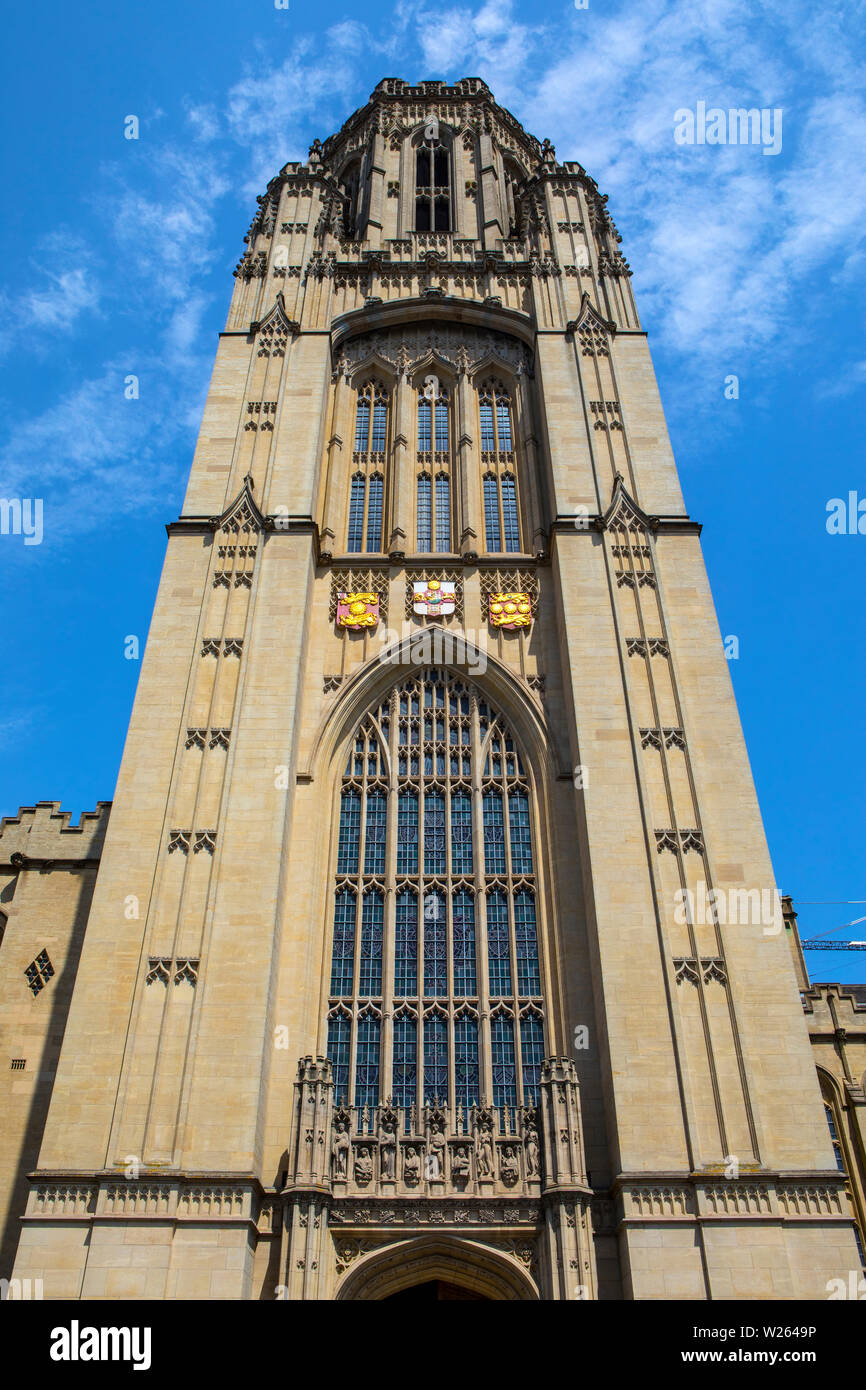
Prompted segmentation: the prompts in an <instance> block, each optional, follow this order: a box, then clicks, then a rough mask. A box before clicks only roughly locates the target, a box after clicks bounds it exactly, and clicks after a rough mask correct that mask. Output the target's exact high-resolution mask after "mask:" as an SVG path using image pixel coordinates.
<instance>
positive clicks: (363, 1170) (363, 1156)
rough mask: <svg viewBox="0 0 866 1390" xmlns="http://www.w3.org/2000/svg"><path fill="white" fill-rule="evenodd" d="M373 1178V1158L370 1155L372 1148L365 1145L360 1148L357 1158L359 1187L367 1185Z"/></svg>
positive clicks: (356, 1178) (356, 1179) (356, 1167)
mask: <svg viewBox="0 0 866 1390" xmlns="http://www.w3.org/2000/svg"><path fill="white" fill-rule="evenodd" d="M372 1180H373V1160H372V1158H371V1157H370V1150H369V1149H368V1148H367V1147H366V1145H365V1146H364V1148H361V1149H359V1150H358V1156H357V1158H356V1159H355V1182H356V1183H357V1184H358V1186H359V1187H366V1186H367V1183H368V1182H372Z"/></svg>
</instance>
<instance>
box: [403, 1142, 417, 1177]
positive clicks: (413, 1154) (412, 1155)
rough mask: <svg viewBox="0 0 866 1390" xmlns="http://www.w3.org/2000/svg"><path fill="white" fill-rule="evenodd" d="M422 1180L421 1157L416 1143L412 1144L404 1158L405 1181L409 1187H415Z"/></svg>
mask: <svg viewBox="0 0 866 1390" xmlns="http://www.w3.org/2000/svg"><path fill="white" fill-rule="evenodd" d="M420 1180H421V1157H420V1155H419V1153H418V1150H417V1148H416V1147H415V1145H414V1144H410V1145H409V1147H408V1148H407V1149H406V1154H405V1157H404V1159H403V1181H404V1182H405V1183H406V1184H407V1185H408V1186H409V1187H414V1186H415V1185H416V1183H418V1182H420Z"/></svg>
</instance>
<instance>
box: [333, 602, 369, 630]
mask: <svg viewBox="0 0 866 1390" xmlns="http://www.w3.org/2000/svg"><path fill="white" fill-rule="evenodd" d="M378 621H379V595H378V594H360V593H349V594H340V595H339V598H338V601H337V627H367V628H374V627H375V626H376V625H377V623H378Z"/></svg>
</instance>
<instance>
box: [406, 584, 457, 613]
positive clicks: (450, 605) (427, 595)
mask: <svg viewBox="0 0 866 1390" xmlns="http://www.w3.org/2000/svg"><path fill="white" fill-rule="evenodd" d="M412 590H413V592H414V595H415V598H414V601H413V603H412V609H413V612H415V613H422V614H424V615H425V616H426V617H428V618H435V617H444V616H445V615H446V614H448V613H453V612H454V607H455V604H456V602H457V592H456V591H457V585H456V584H455V583H454V582H453V581H451V580H448V579H425V580H422V581H420V582H419V581H417V580H416V581H415V582H414V583H413V584H412Z"/></svg>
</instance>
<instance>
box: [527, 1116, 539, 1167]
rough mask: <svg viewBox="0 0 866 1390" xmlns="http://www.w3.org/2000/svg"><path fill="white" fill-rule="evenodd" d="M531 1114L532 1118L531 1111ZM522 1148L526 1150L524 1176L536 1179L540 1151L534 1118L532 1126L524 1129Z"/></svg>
mask: <svg viewBox="0 0 866 1390" xmlns="http://www.w3.org/2000/svg"><path fill="white" fill-rule="evenodd" d="M531 1113H532V1115H533V1117H534V1114H535V1112H534V1111H532V1112H531ZM524 1147H525V1149H526V1176H527V1177H528V1178H534V1177H537V1176H538V1174H539V1164H540V1158H541V1149H540V1146H539V1143H538V1131H537V1129H536V1128H535V1121H534V1118H533V1122H532V1124H531V1125H528V1126H527V1128H526V1138H525V1140H524Z"/></svg>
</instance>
